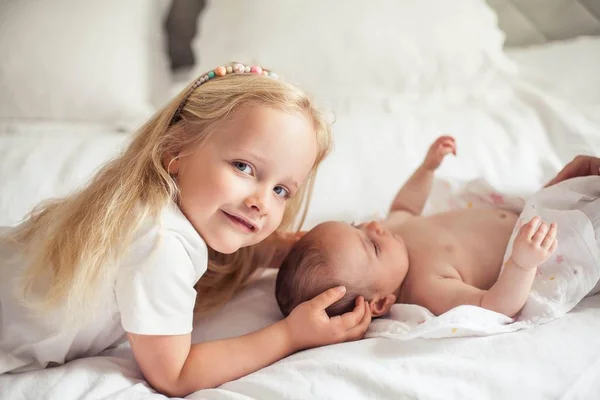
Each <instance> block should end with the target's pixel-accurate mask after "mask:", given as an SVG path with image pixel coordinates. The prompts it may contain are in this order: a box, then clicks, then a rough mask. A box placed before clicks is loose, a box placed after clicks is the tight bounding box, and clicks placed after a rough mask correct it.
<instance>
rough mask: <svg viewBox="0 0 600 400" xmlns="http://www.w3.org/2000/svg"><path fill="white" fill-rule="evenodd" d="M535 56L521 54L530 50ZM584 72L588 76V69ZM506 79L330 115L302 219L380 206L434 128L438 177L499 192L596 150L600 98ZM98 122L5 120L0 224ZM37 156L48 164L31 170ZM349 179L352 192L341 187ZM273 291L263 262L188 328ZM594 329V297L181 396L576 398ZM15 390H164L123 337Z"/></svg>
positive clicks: (595, 364)
mask: <svg viewBox="0 0 600 400" xmlns="http://www.w3.org/2000/svg"><path fill="white" fill-rule="evenodd" d="M571 50H572V49H571V48H569V51H570V52H571ZM531 54H532V55H531V57H532V58H531V59H530V61H531V60H533V58H535V57H537V55H536V54H535V52H533V53H531ZM569 54H570V56H573V54H572V53H569ZM561 56H562V55H561V53H560V52H558V53H556V54H555V57H557V58H560V57H561ZM582 56H583V55H582ZM519 57H521V59H520V63H525V61H526V60H527V56H526V53H524V52H523V53H521V54H520V56H519ZM524 60H525V61H524ZM534 61H535V60H534ZM534 61H531V63H534ZM590 74H591V75H594V76H593V77H592V76H590V78H589V79H590V82H591V81H592V79H595V78H596V76H595V72H594V71H591V72H590ZM561 82H562V81H561ZM562 84H564V82H562ZM511 87H512V90H511V91H509V92H507V93H504V94H500V95H499V96H498V97H497V98H496V100H497V102H496V103H490V104H475V103H474V104H471V105H467V106H465V107H460V108H454V109H451V110H449V109H445V110H441V109H437V108H434V107H431V108H419V109H406V108H400V107H396V106H395V105H394V104H393V102H390V103H389V104H388V105H387V108H385V109H384V110H381V111H378V112H369V113H355V112H351V111H349V112H342V113H339V114H338V115H337V116H336V123H335V125H334V131H335V134H336V151H335V152H334V153H333V154H332V156H331V157H330V158H329V159H328V160H327V161H326V164H325V165H324V167H323V169H322V170H321V171H320V176H319V178H318V182H317V187H316V190H315V197H314V201H313V204H312V207H311V212H310V215H309V221H308V226H310V225H312V224H314V223H316V222H318V221H320V220H323V219H329V218H340V219H345V220H350V219H356V220H359V219H363V218H366V217H368V216H369V215H372V214H373V213H375V212H379V211H382V210H384V209H385V208H386V207H387V204H388V202H389V201H390V200H391V197H392V196H393V193H394V192H395V191H396V190H397V188H398V185H399V184H400V183H401V182H402V181H403V180H404V179H405V178H406V176H407V175H408V174H409V173H410V172H411V171H412V170H413V168H414V167H415V166H416V165H417V163H418V162H419V161H420V159H421V158H422V156H423V154H424V151H425V149H426V148H427V146H428V145H429V143H430V142H431V140H432V139H433V138H434V137H435V136H436V135H438V134H440V133H451V134H453V135H455V136H456V137H457V142H458V154H459V156H458V157H457V158H456V159H450V160H448V161H447V162H445V163H444V165H443V167H442V170H441V171H440V175H441V176H444V177H448V178H454V177H456V178H461V179H468V178H471V177H476V176H479V177H483V178H485V179H486V180H488V181H489V182H490V183H492V184H493V185H494V186H498V187H500V188H503V189H504V190H507V191H522V192H523V191H525V192H526V191H531V190H534V189H535V188H536V187H539V185H540V184H542V183H543V182H544V181H545V180H546V179H547V178H549V177H550V176H551V175H553V174H554V173H555V172H556V171H557V170H558V168H559V167H560V166H561V165H562V164H564V163H565V162H566V161H568V160H569V159H570V158H571V157H572V156H573V155H575V154H577V153H581V152H584V153H594V154H597V155H598V154H600V120H597V119H594V118H593V116H592V117H590V115H589V112H588V111H589V110H590V109H592V108H593V107H597V106H598V105H599V104H598V103H600V102H598V103H594V102H595V100H592V99H594V98H597V99H600V92H599V93H598V97H593V96H590V97H586V99H587V100H585V101H582V102H580V103H579V104H574V102H568V101H564V100H561V99H560V98H559V97H558V94H556V93H555V94H548V93H552V90H549V89H548V88H547V87H542V86H540V85H537V84H536V85H534V84H532V83H530V82H521V81H520V82H512V83H511ZM590 90H591V89H590ZM597 90H599V91H600V87H597ZM375 132H376V133H377V140H376V139H375V138H374V137H373V135H372V133H375ZM99 133H100V132H98V130H97V128H93V127H83V126H69V127H60V126H56V125H54V124H53V125H52V126H44V125H37V126H33V127H32V126H30V125H28V126H20V125H13V126H12V127H10V126H9V127H4V128H2V129H1V130H0V185H1V187H2V193H3V196H2V198H1V200H2V202H1V203H0V218H1V221H0V224H2V225H4V224H7V223H15V222H16V221H17V220H18V219H20V217H21V216H22V215H23V214H24V213H25V212H26V211H27V209H29V208H30V206H31V205H32V204H33V203H35V202H36V201H38V200H40V199H41V198H43V197H46V196H48V195H59V194H64V193H66V192H68V191H69V190H72V189H73V188H74V187H76V186H77V185H78V184H80V183H81V182H82V181H83V180H84V179H85V178H86V177H87V176H89V174H90V173H91V172H92V171H93V170H94V169H95V168H96V166H97V165H99V163H100V162H101V161H104V160H105V159H108V158H109V157H111V156H112V155H113V154H114V153H115V151H116V149H118V148H120V147H121V146H122V145H123V143H124V141H125V140H126V139H127V138H126V136H124V135H121V134H116V133H114V134H112V135H104V134H106V133H108V132H102V133H103V135H98V134H99ZM34 135H35V136H34ZM40 166H43V167H44V168H45V171H46V174H44V175H40V173H39V167H40ZM35 167H38V168H35ZM358 189H361V190H362V192H361V195H360V196H352V195H349V193H356V192H357V190H358ZM19 190H21V192H19ZM51 192H52V193H51ZM5 193H11V196H6V195H5ZM272 293H273V275H272V272H271V274H267V275H266V276H264V277H262V278H261V279H259V280H257V281H255V282H254V283H253V284H251V285H250V286H249V287H248V288H247V289H246V290H244V291H243V292H241V293H240V294H239V295H238V296H237V297H236V298H235V299H234V300H232V301H231V302H230V303H229V304H228V305H227V306H226V307H225V309H224V310H222V312H220V313H219V314H218V316H215V317H212V318H208V319H204V320H201V321H198V322H197V323H196V325H195V326H196V327H197V329H196V330H195V332H194V340H195V341H199V340H208V339H214V338H218V337H228V336H235V335H239V334H242V333H245V332H249V331H252V330H255V329H257V328H260V327H262V326H265V325H266V324H268V323H271V322H274V321H276V320H277V319H279V318H280V314H279V311H278V309H277V306H276V304H275V301H274V298H273V294H272ZM599 332H600V296H595V297H592V298H588V299H586V300H584V301H583V302H582V303H581V304H580V305H579V306H578V307H577V308H576V309H575V310H574V311H573V312H571V313H569V314H568V315H566V316H565V317H564V318H561V319H559V320H557V321H554V322H552V323H549V324H546V325H544V326H541V327H538V328H535V329H533V330H528V331H523V332H516V333H512V334H506V335H498V336H492V337H484V338H449V339H440V340H414V341H409V342H400V341H395V340H392V339H383V338H377V339H368V340H363V341H360V342H355V343H346V344H340V345H336V346H329V347H325V348H319V349H313V350H309V351H304V352H301V353H298V354H295V355H293V356H291V357H288V358H286V359H284V360H282V361H280V362H278V363H275V364H274V365H272V366H270V367H268V368H265V369H263V370H261V371H258V372H256V373H254V374H251V375H249V376H247V377H245V378H242V379H240V380H237V381H235V382H230V383H227V384H225V385H223V386H222V387H220V388H219V389H213V390H205V391H201V392H197V393H195V394H193V395H191V396H189V398H195V399H271V398H272V399H307V398H320V399H327V398H331V399H333V398H336V399H337V398H352V399H360V398H378V399H385V398H390V399H392V398H393V399H398V398H404V397H406V398H420V399H447V398H467V399H471V398H473V399H488V398H489V399H496V398H498V399H504V398H528V399H538V398H539V399H542V398H563V399H585V398H590V396H592V395H597V393H600V340H598V334H599ZM20 398H27V399H38V398H45V399H50V400H54V399H56V400H59V399H60V400H65V399H76V398H85V399H92V398H93V399H96V398H123V399H146V398H148V399H155V398H156V399H159V398H163V396H161V395H158V394H156V393H155V392H154V391H153V390H152V389H150V388H149V387H148V385H147V383H145V382H144V381H143V379H142V375H141V373H140V371H139V370H138V368H137V367H136V365H135V362H134V361H133V358H132V355H131V351H130V349H129V347H128V346H127V345H123V346H121V347H120V348H118V349H112V350H109V351H107V352H105V354H104V355H103V356H100V357H94V358H90V359H83V360H77V361H74V362H71V363H69V364H67V365H64V366H60V367H56V368H51V369H48V370H44V371H39V372H29V373H24V374H20V375H3V376H0V399H20Z"/></svg>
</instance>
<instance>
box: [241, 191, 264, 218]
mask: <svg viewBox="0 0 600 400" xmlns="http://www.w3.org/2000/svg"><path fill="white" fill-rule="evenodd" d="M265 197H266V196H265V195H264V194H262V193H260V192H258V191H257V192H256V193H253V194H252V195H250V196H248V197H246V198H245V199H244V204H245V205H246V207H248V208H249V209H250V210H252V212H257V213H258V214H260V215H261V216H262V215H266V214H267V212H268V205H267V201H266V199H265Z"/></svg>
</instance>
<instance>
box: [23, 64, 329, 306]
mask: <svg viewBox="0 0 600 400" xmlns="http://www.w3.org/2000/svg"><path fill="white" fill-rule="evenodd" d="M192 85H193V83H192V84H190V85H189V86H188V87H187V88H186V89H184V90H183V91H182V92H181V93H180V94H179V95H178V96H177V97H175V98H174V99H173V100H172V101H171V102H170V103H169V104H168V105H167V106H166V107H164V108H163V109H162V110H161V111H159V112H157V113H156V114H155V115H154V116H153V117H152V118H151V119H150V120H149V121H148V122H146V123H145V124H144V125H143V126H142V127H141V129H139V131H138V132H137V133H136V134H135V135H134V137H133V139H132V141H131V143H130V145H129V146H128V147H127V149H126V150H125V151H124V152H123V153H122V154H121V155H120V156H118V157H117V158H116V159H114V160H113V161H111V162H109V163H108V164H107V165H105V166H104V167H103V168H102V169H100V170H99V172H98V173H97V174H96V175H95V176H94V178H93V179H92V180H91V182H89V183H88V184H87V186H85V187H84V188H83V189H81V190H79V191H77V192H75V193H73V194H72V195H70V196H68V197H65V198H63V199H59V200H55V201H52V202H48V203H46V204H42V205H40V206H38V207H37V208H36V209H34V210H33V211H32V213H31V215H30V216H29V219H28V220H27V221H26V222H25V223H24V224H22V225H21V226H20V227H19V228H18V229H17V231H16V233H15V234H14V235H13V236H12V239H14V240H16V241H17V242H18V243H20V244H22V245H23V246H24V247H25V249H24V254H26V255H27V257H28V262H29V265H28V268H27V270H26V273H25V275H24V277H23V282H22V286H21V289H22V292H21V293H22V295H23V300H24V301H25V302H26V303H27V304H30V305H33V306H34V307H35V308H36V309H38V310H42V309H47V308H49V307H53V306H56V305H57V304H59V303H61V304H62V303H63V302H64V303H65V304H66V306H67V307H68V308H69V311H70V312H69V314H70V315H76V316H78V315H82V314H85V313H86V311H87V310H90V307H92V306H93V305H94V303H95V301H96V300H97V297H98V296H96V295H95V293H97V290H96V288H97V287H98V285H101V284H109V285H112V283H113V282H114V280H115V276H116V272H117V268H118V265H119V263H118V261H119V257H120V256H121V255H122V254H123V252H124V251H125V250H126V248H127V246H128V244H129V243H130V242H131V240H132V239H133V236H134V234H135V232H136V230H137V229H138V228H139V226H140V224H141V222H142V221H143V220H144V219H146V218H149V217H150V218H156V217H158V216H159V214H160V211H161V210H162V209H163V207H165V206H166V205H167V204H168V203H169V202H170V201H173V200H175V201H176V200H177V196H178V188H177V184H176V181H175V180H174V178H173V177H172V176H170V175H169V173H168V172H167V169H166V168H165V165H164V164H163V159H164V155H165V154H178V153H179V152H180V151H181V150H182V149H184V148H186V146H189V145H198V146H199V145H201V144H202V143H203V142H204V141H205V140H206V138H207V137H208V136H209V135H210V134H213V133H215V134H218V125H219V123H221V122H223V121H224V120H226V119H227V117H228V116H229V115H230V114H231V113H232V112H234V111H235V110H236V109H237V108H239V107H240V106H243V105H259V106H267V107H274V108H278V109H282V110H284V111H289V112H302V113H304V114H305V115H306V116H307V118H309V119H310V120H311V121H312V123H313V125H314V130H315V133H316V137H317V141H318V149H319V150H318V156H317V159H316V161H315V163H314V166H313V168H312V169H311V171H310V173H309V176H308V177H307V179H306V181H305V182H304V183H303V185H302V187H301V189H300V191H299V192H298V194H297V195H296V196H295V197H294V198H293V199H290V200H289V201H288V203H287V206H286V210H285V213H284V216H283V220H282V223H281V225H280V229H292V228H293V225H294V223H298V227H299V225H301V224H302V222H303V221H304V217H305V216H306V211H307V207H308V204H309V202H310V197H311V194H312V188H313V184H314V179H315V174H316V169H317V167H318V165H319V164H320V163H321V161H322V160H323V158H324V157H325V156H326V155H327V153H328V151H329V149H330V141H331V137H330V130H329V125H328V124H327V122H326V121H325V120H324V118H323V116H322V115H321V114H320V113H319V111H318V110H317V109H316V108H315V107H314V106H313V104H312V103H311V101H310V99H309V98H308V97H307V96H306V94H305V93H303V92H302V91H300V90H299V89H297V88H296V87H294V86H292V85H290V84H287V83H285V82H283V81H281V80H276V79H272V78H269V77H266V76H262V75H255V74H229V75H226V76H224V77H220V78H218V79H214V80H211V81H209V82H208V83H205V84H203V85H201V86H200V87H198V88H196V89H193V90H191V89H192ZM190 90H191V94H190ZM188 96H189V97H188ZM182 104H184V106H183V107H182V108H180V106H181V105H182ZM178 108H180V112H177V110H178ZM176 113H177V119H176V120H175V121H176V122H175V123H173V122H172V121H174V117H175V114H176ZM299 215H300V218H298V216H299ZM253 247H254V246H251V247H247V248H242V249H240V250H238V251H237V252H236V253H234V254H231V255H225V254H220V253H217V252H216V251H213V250H209V265H208V271H207V272H206V273H205V274H204V276H203V277H202V278H201V279H200V281H198V283H197V285H196V290H197V292H198V296H197V299H198V300H197V304H196V310H197V311H199V312H200V313H207V312H209V311H211V310H214V309H215V308H217V307H219V306H220V305H222V304H223V303H224V302H226V301H227V300H228V299H229V298H230V297H231V296H232V295H233V294H234V293H235V292H236V290H237V289H238V288H240V286H241V285H242V284H243V283H244V282H246V280H247V279H248V278H249V277H250V276H251V275H252V273H253V272H254V271H255V270H256V268H257V267H258V266H259V265H257V263H256V262H253V254H254V249H253ZM46 274H48V276H49V280H48V282H47V288H46V289H45V290H44V292H43V295H42V296H41V297H38V296H36V297H35V298H34V297H33V295H34V293H35V291H36V290H39V287H37V285H36V280H39V279H40V277H41V276H45V275H46ZM34 287H37V289H35V290H34ZM111 287H112V286H111ZM157 295H158V294H157ZM166 295H168V294H166Z"/></svg>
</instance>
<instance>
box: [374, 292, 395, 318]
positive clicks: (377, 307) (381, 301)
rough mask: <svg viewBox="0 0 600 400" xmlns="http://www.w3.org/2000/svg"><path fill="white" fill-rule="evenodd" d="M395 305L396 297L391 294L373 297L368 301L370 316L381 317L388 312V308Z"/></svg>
mask: <svg viewBox="0 0 600 400" xmlns="http://www.w3.org/2000/svg"><path fill="white" fill-rule="evenodd" d="M394 303H396V296H395V295H393V294H387V295H384V296H381V295H375V297H373V298H372V299H371V300H370V301H369V307H371V314H373V316H374V317H381V316H382V315H384V314H387V313H388V312H389V311H390V308H392V306H393V305H394Z"/></svg>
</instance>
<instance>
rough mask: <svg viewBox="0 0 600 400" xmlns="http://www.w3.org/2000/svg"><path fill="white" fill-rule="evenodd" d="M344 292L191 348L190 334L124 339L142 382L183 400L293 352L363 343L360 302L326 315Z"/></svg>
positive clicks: (364, 317)
mask: <svg viewBox="0 0 600 400" xmlns="http://www.w3.org/2000/svg"><path fill="white" fill-rule="evenodd" d="M344 293H345V290H343V288H342V290H340V288H333V289H329V290H327V291H326V292H324V293H322V294H321V295H319V296H317V297H315V298H314V299H312V300H310V301H307V302H305V303H302V304H301V305H299V306H298V307H296V309H294V310H293V311H292V313H291V314H290V315H289V316H288V317H287V318H285V319H283V320H281V321H278V322H276V323H275V324H273V325H270V326H268V327H266V328H263V329H261V330H259V331H256V332H253V333H250V334H247V335H244V336H241V337H237V338H230V339H223V340H215V341H211V342H204V343H198V344H191V334H187V335H181V336H148V335H134V334H128V337H129V342H130V343H131V347H132V349H133V353H134V356H135V359H136V361H137V362H138V364H139V365H140V368H141V370H142V372H143V374H144V376H145V378H146V379H147V380H148V382H150V384H151V385H152V386H154V388H155V389H156V390H158V391H159V392H161V393H163V394H165V395H168V396H180V397H184V396H187V395H188V394H190V393H193V392H195V391H197V390H200V389H208V388H214V387H217V386H219V385H222V384H223V383H226V382H229V381H232V380H235V379H238V378H240V377H242V376H245V375H248V374H249V373H252V372H254V371H257V370H259V369H261V368H264V367H266V366H268V365H270V364H272V363H274V362H276V361H278V360H280V359H282V358H284V357H286V356H288V355H290V354H292V353H294V352H296V351H299V350H302V349H305V348H311V347H318V346H323V345H327V344H333V343H339V342H345V341H349V340H357V339H360V338H362V337H363V335H364V333H365V332H366V330H367V328H368V326H369V323H370V322H371V313H370V309H369V307H368V306H367V303H366V302H365V301H364V299H363V298H362V297H360V298H358V299H357V301H356V307H355V308H354V310H353V311H352V312H350V313H347V314H344V315H342V316H340V317H334V318H329V317H328V316H327V313H326V312H325V309H326V308H327V307H329V306H330V305H331V304H333V303H335V302H336V301H337V300H339V299H341V298H342V297H343V295H344Z"/></svg>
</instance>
